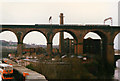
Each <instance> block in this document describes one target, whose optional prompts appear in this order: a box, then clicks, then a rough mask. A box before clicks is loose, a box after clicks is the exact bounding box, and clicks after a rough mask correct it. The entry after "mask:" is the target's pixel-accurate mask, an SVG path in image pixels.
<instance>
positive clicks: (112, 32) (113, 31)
mask: <svg viewBox="0 0 120 81" xmlns="http://www.w3.org/2000/svg"><path fill="white" fill-rule="evenodd" d="M61 19H62V20H61V21H60V25H59V24H58V25H57V24H36V25H0V32H2V31H11V32H13V33H14V34H15V35H16V37H17V40H18V46H17V54H18V55H21V54H22V45H23V40H24V37H25V36H26V35H27V34H28V33H29V32H32V31H38V32H41V33H42V34H43V35H44V36H45V37H46V40H47V53H48V54H52V40H53V37H54V36H55V34H56V33H58V32H68V33H69V34H71V35H72V36H73V38H74V40H75V50H74V51H75V54H77V55H82V54H83V39H84V37H85V35H86V34H87V33H89V32H94V33H96V34H98V35H99V36H100V37H101V39H102V54H103V56H104V58H105V59H106V61H107V63H108V64H110V65H114V48H113V47H114V44H113V42H114V38H115V36H116V35H117V34H118V33H120V27H119V26H109V25H63V17H62V18H61ZM31 40H32V39H31Z"/></svg>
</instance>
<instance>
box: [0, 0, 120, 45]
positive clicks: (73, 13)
mask: <svg viewBox="0 0 120 81" xmlns="http://www.w3.org/2000/svg"><path fill="white" fill-rule="evenodd" d="M118 1H119V0H0V23H1V24H39V23H40V24H48V23H49V22H48V19H49V17H50V16H52V23H53V24H59V14H60V13H61V12H62V13H64V16H65V17H64V19H65V22H64V23H65V24H83V25H84V24H103V21H104V19H105V18H108V17H112V18H113V25H118ZM106 23H107V24H109V25H110V23H111V22H110V21H107V22H106ZM38 33H39V32H32V34H30V33H29V34H28V35H27V36H26V37H25V40H24V42H26V43H34V42H36V43H39V44H45V43H46V42H45V41H44V40H45V38H43V40H40V38H41V37H42V35H40V34H38ZM2 35H3V36H2ZM5 35H6V36H5ZM35 36H36V38H35V39H36V40H34V41H33V40H31V37H35ZM66 36H67V37H69V35H68V34H66ZM90 36H93V37H95V38H99V36H96V35H95V34H94V35H90ZM5 37H6V38H7V39H6V38H5ZM39 37H40V38H39ZM58 37H59V36H58V34H57V35H56V37H55V38H54V40H57V42H56V43H54V44H58ZM14 38H15V37H12V36H8V33H4V34H3V33H1V34H0V39H6V40H8V39H9V40H11V39H12V41H17V40H16V39H14ZM70 38H72V37H70Z"/></svg>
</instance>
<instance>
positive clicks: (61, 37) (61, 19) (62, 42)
mask: <svg viewBox="0 0 120 81" xmlns="http://www.w3.org/2000/svg"><path fill="white" fill-rule="evenodd" d="M63 17H64V16H63V13H60V25H63ZM59 52H60V53H61V54H63V53H64V32H63V31H61V32H60V36H59Z"/></svg>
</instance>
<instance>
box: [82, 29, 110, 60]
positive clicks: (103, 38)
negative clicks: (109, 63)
mask: <svg viewBox="0 0 120 81" xmlns="http://www.w3.org/2000/svg"><path fill="white" fill-rule="evenodd" d="M89 32H93V33H96V34H97V35H98V36H100V38H101V49H100V51H101V53H100V56H101V58H102V59H101V60H104V62H106V59H107V58H106V57H107V56H106V54H107V40H108V39H107V36H106V35H105V33H104V32H101V31H97V30H95V31H88V32H86V34H85V35H84V37H85V36H86V35H87V34H88V33H89ZM83 42H84V38H83ZM83 48H84V45H83ZM83 50H84V49H83Z"/></svg>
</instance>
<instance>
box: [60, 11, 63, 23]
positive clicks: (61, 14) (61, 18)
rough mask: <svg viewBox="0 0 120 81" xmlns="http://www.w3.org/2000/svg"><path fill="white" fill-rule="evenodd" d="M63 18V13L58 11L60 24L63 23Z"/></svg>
mask: <svg viewBox="0 0 120 81" xmlns="http://www.w3.org/2000/svg"><path fill="white" fill-rule="evenodd" d="M63 18H64V16H63V13H60V25H61V24H64V23H63V22H64V21H63Z"/></svg>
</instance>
